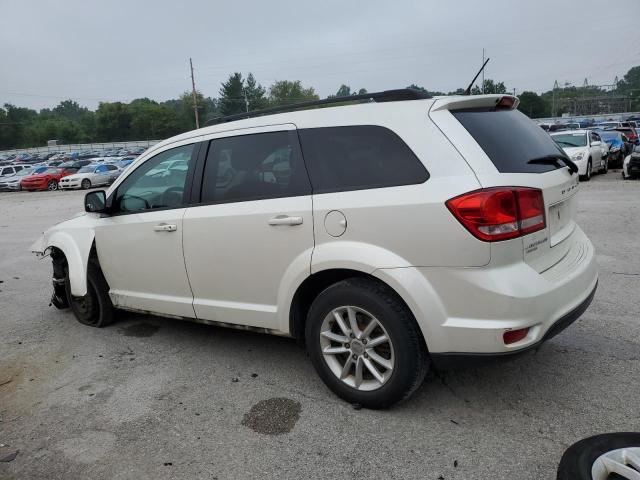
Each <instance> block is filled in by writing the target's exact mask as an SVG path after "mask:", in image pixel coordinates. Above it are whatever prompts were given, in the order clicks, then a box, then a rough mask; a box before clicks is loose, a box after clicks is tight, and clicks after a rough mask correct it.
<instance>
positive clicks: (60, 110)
mask: <svg viewBox="0 0 640 480" xmlns="http://www.w3.org/2000/svg"><path fill="white" fill-rule="evenodd" d="M409 88H415V89H418V90H420V91H422V92H424V93H426V94H428V95H432V96H436V95H460V94H462V93H464V89H463V88H458V89H456V90H454V91H451V92H446V93H445V92H439V91H429V90H427V89H426V88H424V87H422V86H420V85H416V84H411V85H409ZM509 92H512V90H508V89H507V87H506V86H505V84H504V82H498V81H494V80H492V79H485V81H484V93H509ZM366 93H367V90H366V89H364V88H360V89H354V90H352V89H351V87H349V86H348V85H344V84H343V85H341V86H340V87H339V88H338V90H337V91H336V93H335V94H333V95H329V97H331V98H334V97H345V98H346V97H350V96H352V95H358V94H366ZM480 93H482V88H481V86H478V85H475V86H474V87H473V89H472V90H471V94H472V95H478V94H480ZM604 93H605V91H604V90H602V89H600V88H599V87H596V86H587V87H569V88H562V89H558V90H556V92H555V94H556V99H558V98H563V97H577V96H583V97H586V96H598V95H603V94H604ZM615 93H620V94H625V95H629V96H630V98H631V106H632V110H634V111H637V110H640V66H638V67H633V68H631V69H630V70H629V71H628V72H627V74H625V76H624V77H623V79H622V80H621V81H620V82H619V83H618V85H617V87H616V92H615ZM553 95H554V92H553V90H549V91H547V92H544V93H542V94H540V95H539V94H538V93H536V92H531V91H525V92H522V93H520V94H519V95H518V96H519V98H520V105H519V107H518V108H519V109H520V110H521V111H522V112H524V113H525V114H527V115H528V116H530V117H532V118H539V117H548V116H550V115H551V108H552V101H553ZM196 98H197V105H198V116H199V119H200V123H201V125H202V124H204V123H205V122H206V121H207V120H208V119H210V118H214V117H218V116H223V115H232V114H236V113H242V112H245V111H250V110H259V109H262V108H268V107H273V106H280V105H287V104H291V103H297V102H303V101H309V100H319V98H320V97H319V96H318V94H317V93H316V91H315V89H314V88H313V87H305V86H304V85H302V83H301V82H300V81H299V80H294V81H290V80H280V81H276V82H275V83H273V84H272V85H271V86H270V87H268V88H265V87H263V86H262V85H261V84H260V83H258V81H257V80H256V78H255V77H254V75H253V74H251V73H249V74H248V75H247V76H246V77H244V76H243V75H242V74H241V73H237V72H236V73H233V74H232V75H230V76H229V78H228V79H227V81H226V82H224V83H223V84H222V85H221V87H220V91H219V95H218V97H217V98H212V97H205V96H204V95H203V94H202V93H201V92H196ZM560 113H563V112H562V111H559V112H558V114H560ZM193 128H195V119H194V109H193V96H192V93H191V92H184V93H183V94H182V95H181V96H180V97H179V98H177V99H171V100H166V101H164V102H157V101H155V100H151V99H149V98H138V99H135V100H133V101H131V102H129V103H124V102H101V103H100V104H99V105H98V108H97V109H96V110H95V111H92V110H89V109H88V108H86V107H83V106H81V105H79V104H78V103H77V102H76V101H74V100H64V101H62V102H60V103H59V104H58V105H57V106H56V107H54V108H43V109H41V110H40V111H36V110H32V109H29V108H24V107H18V106H15V105H12V104H9V103H5V104H4V108H0V150H1V149H9V148H24V147H34V146H42V145H45V144H46V141H47V140H52V139H57V140H61V141H62V142H64V143H92V142H112V141H126V140H146V139H149V140H151V139H154V140H155V139H162V138H167V137H170V136H173V135H176V134H178V133H181V132H185V131H188V130H192V129H193Z"/></svg>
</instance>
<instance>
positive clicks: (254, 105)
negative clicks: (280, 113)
mask: <svg viewBox="0 0 640 480" xmlns="http://www.w3.org/2000/svg"><path fill="white" fill-rule="evenodd" d="M243 93H244V97H245V98H246V99H247V102H248V103H249V110H260V109H261V108H266V107H267V106H268V105H269V100H268V99H267V97H266V93H267V91H266V89H265V88H264V87H263V86H262V85H260V84H259V83H258V82H257V81H256V79H255V77H254V76H253V73H251V72H249V75H247V80H246V81H245V83H244V92H243Z"/></svg>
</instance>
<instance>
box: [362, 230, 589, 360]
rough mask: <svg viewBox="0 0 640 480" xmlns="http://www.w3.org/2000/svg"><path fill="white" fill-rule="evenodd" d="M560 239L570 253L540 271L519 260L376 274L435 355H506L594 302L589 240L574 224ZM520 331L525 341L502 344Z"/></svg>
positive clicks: (545, 335) (534, 341) (532, 342)
mask: <svg viewBox="0 0 640 480" xmlns="http://www.w3.org/2000/svg"><path fill="white" fill-rule="evenodd" d="M565 241H570V242H571V246H570V248H569V249H568V251H567V253H566V254H565V255H564V257H563V258H562V259H561V260H559V261H558V262H557V263H556V264H555V265H553V266H552V267H551V268H549V269H547V270H546V271H544V272H542V273H538V272H537V271H536V270H534V269H533V268H532V267H531V266H530V265H528V264H527V263H525V262H524V261H522V260H520V261H516V262H514V263H507V264H503V265H491V264H490V265H487V266H485V267H471V268H449V267H412V268H397V269H384V271H382V270H377V271H376V272H374V275H376V276H377V277H378V278H380V279H381V280H383V281H385V282H387V283H388V284H389V285H390V286H391V287H392V288H394V289H395V290H396V291H397V292H398V293H399V294H400V296H401V297H402V298H403V299H404V300H405V302H406V303H407V305H408V306H409V308H410V309H411V311H412V312H413V314H414V316H415V318H416V320H417V322H418V325H419V326H420V329H421V330H422V333H423V335H424V339H425V343H426V345H427V348H428V350H429V352H430V354H431V355H432V356H433V357H434V358H436V359H437V358H438V357H441V358H443V359H444V358H447V357H452V356H460V355H462V356H469V355H479V356H501V355H510V354H515V353H520V352H521V351H525V350H527V349H531V348H535V346H536V345H537V344H539V343H540V342H542V341H544V340H547V339H549V338H550V337H551V336H553V335H555V334H556V333H557V332H559V331H560V330H562V328H564V327H566V326H567V325H568V324H570V323H571V322H572V321H574V320H575V319H576V318H577V317H578V316H579V315H580V314H582V313H583V312H584V310H585V309H586V308H587V307H588V305H589V303H590V302H591V298H592V295H593V292H594V291H595V288H596V285H597V282H598V271H597V265H596V261H595V251H594V248H593V245H592V244H591V242H590V241H589V239H588V238H587V237H586V235H585V234H584V233H583V232H582V230H581V229H580V228H579V227H578V226H576V227H575V230H574V232H573V234H572V235H571V236H570V237H568V238H567V239H566V240H565ZM567 319H569V320H567ZM561 327H562V328H561ZM522 328H528V329H529V330H528V333H527V336H526V337H525V338H523V339H522V340H520V341H518V342H516V343H513V344H509V345H506V344H505V343H504V340H503V335H504V333H505V332H506V331H508V330H516V329H522Z"/></svg>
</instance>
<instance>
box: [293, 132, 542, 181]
mask: <svg viewBox="0 0 640 480" xmlns="http://www.w3.org/2000/svg"><path fill="white" fill-rule="evenodd" d="M540 131H542V130H540ZM298 133H299V135H300V141H301V143H302V152H303V155H304V158H305V162H306V164H307V167H308V169H309V176H310V177H311V185H312V186H313V191H314V193H326V192H339V191H346V190H361V189H366V188H381V187H393V186H398V185H411V184H417V183H423V182H424V181H426V180H427V179H428V178H429V174H428V173H427V170H426V169H425V168H424V165H423V164H422V163H421V162H420V160H418V158H417V157H416V156H415V154H414V153H413V152H412V151H411V149H410V148H409V147H408V146H407V144H406V143H404V142H403V141H402V140H401V139H400V137H398V136H397V135H396V134H395V133H394V132H392V131H391V130H389V129H388V128H384V127H377V126H372V125H363V126H353V127H325V128H307V129H302V130H299V131H298ZM543 133H544V132H543Z"/></svg>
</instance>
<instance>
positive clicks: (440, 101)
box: [431, 95, 520, 112]
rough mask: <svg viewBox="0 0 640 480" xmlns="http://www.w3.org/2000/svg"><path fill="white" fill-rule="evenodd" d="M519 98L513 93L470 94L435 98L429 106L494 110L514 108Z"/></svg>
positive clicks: (438, 108) (434, 107)
mask: <svg viewBox="0 0 640 480" xmlns="http://www.w3.org/2000/svg"><path fill="white" fill-rule="evenodd" d="M519 103H520V100H519V99H518V97H514V96H513V95H471V96H455V97H440V98H436V100H435V102H433V105H432V107H431V111H432V112H437V111H438V110H461V109H470V108H494V109H496V110H515V109H516V108H518V104H519Z"/></svg>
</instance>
